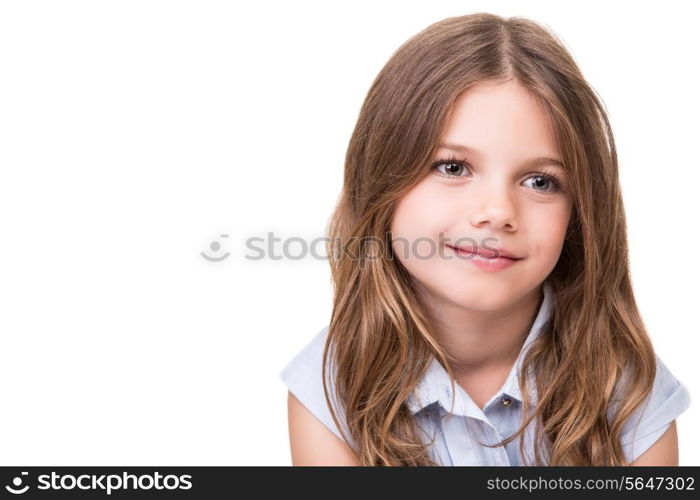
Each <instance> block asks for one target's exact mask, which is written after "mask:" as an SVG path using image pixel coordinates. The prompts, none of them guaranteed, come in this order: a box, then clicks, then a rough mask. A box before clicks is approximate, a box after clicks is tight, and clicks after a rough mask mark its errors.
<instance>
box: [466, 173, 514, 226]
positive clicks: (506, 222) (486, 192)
mask: <svg viewBox="0 0 700 500" xmlns="http://www.w3.org/2000/svg"><path fill="white" fill-rule="evenodd" d="M469 194H470V196H476V199H475V200H474V201H475V203H473V204H472V210H471V213H470V214H469V222H470V223H471V224H472V225H473V226H474V227H483V226H487V225H488V226H490V227H491V228H492V229H494V230H500V229H503V230H506V231H511V232H512V231H515V230H516V229H517V223H516V220H515V218H516V209H515V204H514V203H513V200H512V199H511V198H512V196H511V193H510V191H509V189H508V187H506V186H505V185H504V184H503V183H498V182H492V183H491V184H489V183H486V182H484V183H481V185H480V186H479V187H478V188H477V187H476V186H475V189H474V190H471V191H470V193H469Z"/></svg>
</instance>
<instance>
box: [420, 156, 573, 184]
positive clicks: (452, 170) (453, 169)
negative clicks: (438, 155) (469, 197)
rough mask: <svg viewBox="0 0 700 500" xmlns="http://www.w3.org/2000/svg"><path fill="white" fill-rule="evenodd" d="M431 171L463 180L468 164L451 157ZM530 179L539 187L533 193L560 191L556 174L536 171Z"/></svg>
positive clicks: (436, 163)
mask: <svg viewBox="0 0 700 500" xmlns="http://www.w3.org/2000/svg"><path fill="white" fill-rule="evenodd" d="M443 167H444V168H443ZM431 169H433V170H437V172H438V174H439V175H441V176H443V177H446V178H448V179H463V178H465V177H467V176H466V175H462V174H463V173H464V172H465V171H468V170H469V164H468V163H467V162H465V161H464V160H459V159H457V158H455V157H451V158H447V159H444V160H437V161H436V162H434V163H433V164H432V166H431ZM530 179H535V180H536V182H535V183H534V185H535V186H539V188H533V189H534V190H535V191H539V192H542V193H555V192H559V191H562V186H563V182H562V180H561V179H560V178H559V176H557V175H556V174H551V173H548V172H544V171H541V170H538V171H535V172H532V176H531V177H529V178H528V180H530ZM543 185H544V186H543ZM541 187H544V189H540V188H541Z"/></svg>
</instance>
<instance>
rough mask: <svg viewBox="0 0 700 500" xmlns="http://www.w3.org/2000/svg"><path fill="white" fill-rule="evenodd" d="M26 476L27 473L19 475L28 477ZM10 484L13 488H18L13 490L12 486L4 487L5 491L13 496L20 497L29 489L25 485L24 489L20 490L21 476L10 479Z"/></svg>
mask: <svg viewBox="0 0 700 500" xmlns="http://www.w3.org/2000/svg"><path fill="white" fill-rule="evenodd" d="M28 474H29V472H22V474H21V475H22V476H26V475H28ZM12 484H13V486H15V488H18V489H15V488H13V487H12V486H9V485H7V486H5V489H6V490H7V491H9V492H10V493H13V494H15V495H21V494H22V493H26V492H27V490H28V489H29V485H28V484H27V485H25V486H24V488H21V486H22V477H21V476H17V477H15V478H14V479H12Z"/></svg>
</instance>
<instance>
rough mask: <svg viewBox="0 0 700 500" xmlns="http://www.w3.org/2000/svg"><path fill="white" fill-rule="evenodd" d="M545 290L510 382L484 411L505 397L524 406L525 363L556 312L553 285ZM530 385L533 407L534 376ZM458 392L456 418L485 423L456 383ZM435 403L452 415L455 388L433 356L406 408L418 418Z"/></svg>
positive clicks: (508, 380)
mask: <svg viewBox="0 0 700 500" xmlns="http://www.w3.org/2000/svg"><path fill="white" fill-rule="evenodd" d="M542 288H543V299H542V303H541V304H540V308H539V311H538V312H537V316H536V317H535V320H534V321H533V323H532V326H531V328H530V332H529V333H528V336H527V337H526V339H525V342H524V343H523V347H522V348H521V349H520V354H519V355H518V358H517V360H516V361H515V363H514V364H513V367H512V368H511V370H510V373H509V374H508V378H507V379H506V381H505V382H504V384H503V386H502V387H501V389H500V390H499V391H498V392H497V393H496V394H495V395H494V396H493V397H492V398H491V399H490V400H489V401H488V402H487V403H486V404H485V405H484V408H488V407H489V406H490V405H491V404H492V403H493V402H494V401H495V400H496V399H500V398H501V397H502V396H504V395H507V396H508V397H510V398H511V399H516V400H518V401H520V402H522V393H521V391H520V384H519V382H518V373H519V372H520V368H521V365H522V362H523V359H524V358H525V354H526V353H527V350H528V348H529V346H530V344H531V343H532V342H533V341H534V340H535V338H537V336H538V335H539V334H540V333H541V331H542V327H543V326H544V324H545V323H546V322H547V320H548V319H549V318H550V315H551V310H552V290H551V285H550V284H549V282H548V281H546V280H545V282H544V284H543V287H542ZM528 382H529V383H528V386H529V388H530V404H531V405H535V404H536V401H537V390H536V387H535V383H534V378H533V377H532V374H530V377H529V380H528ZM455 392H456V394H455V400H454V409H453V410H452V413H454V414H455V415H462V416H471V417H475V418H480V419H485V416H484V413H483V410H482V409H481V408H479V406H478V405H477V404H476V403H475V402H474V401H473V400H472V399H471V397H469V395H468V394H467V392H466V391H465V390H464V389H463V388H462V387H461V386H460V385H459V384H458V383H457V382H456V381H455ZM435 402H439V403H440V405H441V406H442V407H443V408H444V409H445V410H447V411H449V410H450V408H451V406H452V387H451V384H450V377H449V375H448V373H447V371H446V370H445V369H444V368H443V367H442V365H441V364H440V362H439V361H438V359H437V357H435V356H434V355H433V356H432V359H431V361H430V364H429V366H428V369H427V371H426V372H425V373H424V375H423V377H422V378H421V380H420V381H419V383H418V384H417V386H416V388H415V390H414V392H413V394H412V395H410V396H409V397H408V398H407V400H406V404H407V405H408V408H409V410H410V411H411V414H416V413H418V412H419V411H420V410H422V409H423V408H425V407H427V406H429V405H431V404H433V403H435Z"/></svg>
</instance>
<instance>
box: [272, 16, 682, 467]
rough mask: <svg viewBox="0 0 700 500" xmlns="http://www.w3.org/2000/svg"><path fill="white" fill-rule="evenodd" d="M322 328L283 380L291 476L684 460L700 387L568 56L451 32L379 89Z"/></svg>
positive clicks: (368, 103) (333, 255)
mask: <svg viewBox="0 0 700 500" xmlns="http://www.w3.org/2000/svg"><path fill="white" fill-rule="evenodd" d="M329 238H330V244H329V245H328V254H329V257H330V263H331V271H332V278H333V283H334V287H335V288H334V292H335V293H334V302H333V310H332V315H331V318H330V324H329V325H328V326H326V327H325V328H323V329H321V330H320V331H319V332H318V333H317V334H316V335H315V337H314V338H313V339H312V340H311V341H310V342H309V343H308V344H307V345H306V346H305V347H304V348H303V349H302V350H301V352H299V353H298V354H297V355H296V356H295V357H294V358H293V359H292V360H291V361H290V362H289V363H288V364H287V365H286V366H285V367H284V369H283V370H282V371H281V373H280V376H281V378H282V379H283V380H284V382H285V383H286V384H287V386H288V388H289V391H290V392H289V427H290V442H291V447H292V460H293V463H294V464H295V465H310V464H326V465H341V464H349V465H628V464H632V465H675V464H677V461H678V444H677V434H676V427H675V419H676V417H678V415H680V414H681V413H682V412H683V411H685V410H686V409H687V408H688V406H689V404H690V397H689V393H688V390H687V389H686V387H685V386H684V385H682V384H681V383H680V382H679V381H678V380H677V379H676V378H675V377H674V376H673V375H672V374H671V372H670V371H669V370H668V368H667V367H666V366H665V365H664V364H663V363H662V361H661V360H660V359H659V358H658V357H657V356H656V355H655V353H654V350H653V346H652V343H651V341H650V338H649V336H648V334H647V332H646V330H645V327H644V325H643V322H642V319H641V316H640V313H639V311H638V308H637V305H636V303H635V298H634V294H633V290H632V285H631V279H630V275H629V263H628V256H627V241H626V228H625V214H624V208H623V202H622V197H621V190H620V186H619V180H618V165H617V155H616V150H615V142H614V140H613V134H612V131H611V129H610V124H609V122H608V118H607V115H606V111H605V110H604V108H603V105H602V104H601V101H600V100H599V99H598V98H597V97H596V94H595V93H594V91H593V90H592V89H591V87H590V86H589V85H588V84H587V83H586V81H585V80H584V78H583V76H582V75H581V72H580V70H579V69H578V67H577V66H576V64H575V62H574V60H573V58H572V57H571V55H570V54H569V53H568V52H567V50H566V49H565V48H564V46H563V44H562V43H561V42H560V41H559V40H557V39H556V38H555V36H554V35H552V34H551V33H550V32H548V31H547V30H546V29H544V28H543V27H541V26H540V25H538V24H536V23H534V22H532V21H530V20H527V19H524V18H502V17H498V16H495V15H492V14H486V13H480V14H473V15H467V16H463V17H453V18H448V19H445V20H443V21H440V22H437V23H435V24H432V25H430V26H429V27H428V28H426V29H425V30H423V31H422V32H420V33H418V34H417V35H416V36H414V37H412V38H411V39H410V40H408V41H407V42H406V43H404V44H403V45H402V46H401V47H400V48H399V49H398V50H397V51H396V53H395V54H394V55H393V56H392V57H391V59H390V60H389V62H388V63H387V64H386V66H385V67H384V68H383V69H382V71H381V72H380V73H379V75H378V76H377V78H376V80H375V81H374V82H373V84H372V86H371V88H370V90H369V93H368V95H367V97H366V100H365V102H364V104H363V106H362V110H361V112H360V116H359V119H358V123H357V125H356V127H355V130H354V132H353V135H352V138H351V140H350V144H349V148H348V151H347V157H346V162H345V177H344V186H343V190H342V193H341V196H340V199H339V202H338V205H337V207H336V211H335V213H334V214H333V218H332V220H331V222H330V225H329Z"/></svg>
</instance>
